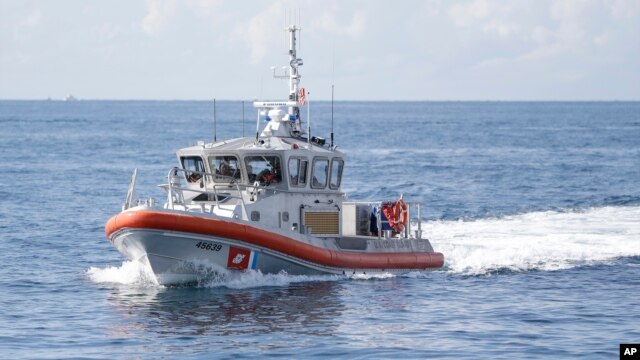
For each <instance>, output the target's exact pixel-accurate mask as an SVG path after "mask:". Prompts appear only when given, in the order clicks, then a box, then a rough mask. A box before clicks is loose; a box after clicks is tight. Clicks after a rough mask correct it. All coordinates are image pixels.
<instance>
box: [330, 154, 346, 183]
mask: <svg viewBox="0 0 640 360" xmlns="http://www.w3.org/2000/svg"><path fill="white" fill-rule="evenodd" d="M334 162H336V163H342V164H341V165H339V167H338V169H339V171H338V184H337V185H336V186H335V187H334V186H333V163H334ZM343 174H344V159H343V158H332V159H331V164H330V165H329V189H331V190H339V189H340V186H341V185H342V175H343Z"/></svg>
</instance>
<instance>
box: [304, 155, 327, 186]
mask: <svg viewBox="0 0 640 360" xmlns="http://www.w3.org/2000/svg"><path fill="white" fill-rule="evenodd" d="M320 161H326V162H327V168H326V170H325V175H324V185H323V186H321V187H318V186H314V183H313V178H314V176H315V174H316V163H318V162H320ZM330 163H331V162H330V161H329V158H328V157H324V156H322V157H314V158H313V162H312V164H311V181H310V182H309V184H310V185H311V188H312V189H318V190H323V189H326V188H327V185H328V184H329V173H330V172H331V170H330V169H329V165H330Z"/></svg>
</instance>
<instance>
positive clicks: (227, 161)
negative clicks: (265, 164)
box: [209, 155, 241, 182]
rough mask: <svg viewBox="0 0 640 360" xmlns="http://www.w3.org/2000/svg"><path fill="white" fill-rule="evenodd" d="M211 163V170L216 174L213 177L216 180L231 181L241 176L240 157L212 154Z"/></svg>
mask: <svg viewBox="0 0 640 360" xmlns="http://www.w3.org/2000/svg"><path fill="white" fill-rule="evenodd" d="M209 165H211V171H212V172H213V173H214V174H215V175H216V176H214V177H213V181H215V182H231V181H232V180H234V179H240V177H241V176H240V163H239V162H238V158H237V157H235V156H233V155H227V156H211V157H209Z"/></svg>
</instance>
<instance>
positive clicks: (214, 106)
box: [213, 98, 218, 142]
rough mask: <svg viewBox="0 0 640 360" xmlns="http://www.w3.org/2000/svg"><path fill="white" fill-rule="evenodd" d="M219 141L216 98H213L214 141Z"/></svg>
mask: <svg viewBox="0 0 640 360" xmlns="http://www.w3.org/2000/svg"><path fill="white" fill-rule="evenodd" d="M216 141H218V138H217V137H216V99H215V98H213V142H216Z"/></svg>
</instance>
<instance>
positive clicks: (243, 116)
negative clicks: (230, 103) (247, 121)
mask: <svg viewBox="0 0 640 360" xmlns="http://www.w3.org/2000/svg"><path fill="white" fill-rule="evenodd" d="M242 137H244V100H242Z"/></svg>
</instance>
